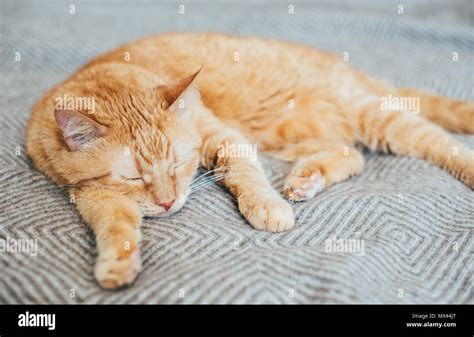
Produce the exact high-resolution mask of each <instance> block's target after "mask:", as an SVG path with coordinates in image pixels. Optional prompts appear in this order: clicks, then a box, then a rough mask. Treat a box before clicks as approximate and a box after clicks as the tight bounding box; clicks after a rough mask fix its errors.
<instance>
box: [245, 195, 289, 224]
mask: <svg viewBox="0 0 474 337" xmlns="http://www.w3.org/2000/svg"><path fill="white" fill-rule="evenodd" d="M238 203H239V210H240V212H241V213H242V214H243V215H244V216H245V218H246V219H247V221H248V222H249V223H250V224H251V225H252V227H253V228H255V229H258V230H266V231H269V232H283V231H286V230H288V229H291V228H293V226H294V225H295V217H294V215H293V210H292V209H291V206H290V205H289V204H288V203H287V202H286V201H285V200H283V199H282V198H281V197H280V196H279V195H278V194H277V193H276V192H275V193H274V192H270V193H265V192H264V193H261V194H259V193H252V194H246V195H243V196H241V197H240V198H239V200H238Z"/></svg>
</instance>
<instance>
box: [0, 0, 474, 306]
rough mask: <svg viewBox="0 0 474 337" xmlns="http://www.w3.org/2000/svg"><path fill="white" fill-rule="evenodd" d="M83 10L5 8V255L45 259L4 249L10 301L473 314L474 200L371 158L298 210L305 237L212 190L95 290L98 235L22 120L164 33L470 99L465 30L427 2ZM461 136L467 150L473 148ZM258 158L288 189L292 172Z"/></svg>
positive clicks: (0, 258) (51, 4)
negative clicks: (14, 243) (136, 270)
mask: <svg viewBox="0 0 474 337" xmlns="http://www.w3.org/2000/svg"><path fill="white" fill-rule="evenodd" d="M75 3H76V4H75V8H74V10H72V8H71V7H70V2H58V1H2V2H1V5H0V6H1V7H0V15H1V17H0V18H1V20H0V24H1V26H0V28H1V29H0V39H1V41H0V77H1V80H0V85H1V88H0V92H1V97H0V104H1V106H0V108H1V109H0V113H1V116H0V117H1V118H0V120H1V132H0V137H1V141H0V151H1V152H0V187H1V188H0V243H1V242H6V241H7V240H8V239H9V238H10V239H14V240H25V239H35V240H36V243H37V245H38V254H37V255H36V256H31V254H28V253H25V252H11V251H2V252H0V302H1V303H473V302H474V301H473V297H474V295H473V283H474V282H473V281H474V280H473V273H472V272H473V269H472V268H473V266H474V263H473V249H472V248H473V227H474V213H473V210H474V194H473V192H472V191H471V190H470V189H469V188H467V187H466V186H464V185H463V184H462V183H460V182H458V181H457V180H455V179H454V178H452V177H451V176H450V175H449V174H447V173H445V172H443V171H442V170H440V169H439V168H437V167H434V166H432V165H430V164H428V163H426V162H424V161H421V160H417V159H414V158H406V157H395V156H391V155H382V154H371V153H367V154H366V159H367V164H366V168H365V170H364V172H363V173H362V174H361V175H360V176H357V177H354V178H352V179H350V180H349V181H346V182H343V183H340V184H338V185H336V186H334V187H332V188H331V189H329V190H328V191H325V192H323V193H321V194H320V195H318V196H317V197H316V198H315V199H313V200H311V201H309V202H306V203H300V204H295V205H293V208H294V211H295V214H296V222H297V225H296V228H295V229H293V230H292V231H290V232H287V233H282V234H269V233H264V232H258V231H255V230H253V229H252V228H251V227H250V226H249V225H248V224H247V223H246V222H245V221H244V219H243V218H242V216H241V215H240V214H239V212H238V209H237V207H236V204H235V202H234V201H233V200H232V198H231V197H230V195H228V194H227V193H226V192H225V191H224V190H223V189H221V188H220V187H218V186H214V185H211V186H209V187H207V188H205V189H202V190H200V191H197V192H196V193H195V194H193V195H192V196H191V198H190V200H189V201H188V203H187V204H186V206H185V207H184V209H183V210H182V211H181V212H179V213H178V214H176V215H175V216H174V217H172V218H170V219H151V218H150V219H145V220H144V223H143V227H142V233H143V243H142V256H143V263H144V267H143V271H142V273H141V274H140V276H139V278H138V279H137V280H136V282H135V283H134V284H133V286H131V287H129V288H127V289H123V290H121V291H115V292H114V291H104V290H102V289H100V288H99V286H98V285H97V284H96V282H95V281H94V278H93V266H94V260H95V258H96V249H95V241H94V236H93V234H92V233H91V231H90V230H89V229H88V227H87V226H86V225H85V224H84V223H83V222H82V220H81V219H80V217H79V215H78V213H77V212H76V210H75V208H74V205H73V204H71V203H70V202H69V199H68V196H67V194H66V193H65V191H62V190H60V189H59V188H58V187H56V186H55V185H54V184H53V183H52V182H51V181H50V180H49V179H47V178H46V177H44V176H43V175H42V174H40V173H39V172H37V171H36V170H35V169H34V168H33V167H32V165H31V162H30V161H29V159H28V158H27V156H26V155H25V145H24V144H25V139H24V133H25V127H26V124H27V118H28V115H29V111H30V109H31V107H32V105H33V104H34V102H35V101H36V100H37V99H38V98H39V97H40V95H41V94H42V93H43V92H44V91H45V90H47V89H48V88H50V87H51V86H52V85H54V84H57V83H59V82H60V81H62V80H64V79H65V78H67V77H68V76H69V75H70V74H71V73H72V72H73V71H75V70H76V69H77V68H78V67H79V66H81V65H82V64H84V63H85V62H87V61H88V60H89V59H91V58H92V57H94V56H95V55H97V54H98V53H100V52H104V51H106V50H108V49H110V48H112V47H114V46H117V45H118V44H120V43H123V42H126V41H129V40H131V39H134V38H137V37H140V36H143V35H146V34H150V33H160V32H164V31H170V30H175V31H176V30H183V31H184V30H186V31H220V32H228V33H234V34H252V35H260V36H267V37H276V38H281V39H286V40H292V41H299V42H304V43H307V44H309V45H312V46H315V47H318V48H322V49H326V50H329V51H332V52H334V53H337V54H340V55H342V53H344V52H347V53H348V55H349V62H350V63H351V64H353V65H355V66H356V67H358V68H360V69H362V70H363V71H365V72H368V73H370V74H372V75H373V76H376V77H379V78H384V79H386V80H388V81H391V82H393V83H395V84H397V85H400V86H411V87H418V88H424V89H428V90H432V91H436V92H440V93H443V94H445V95H449V96H453V97H457V98H460V99H468V100H474V94H473V91H472V88H473V75H474V74H473V71H474V66H473V65H474V50H473V49H474V33H473V29H472V28H473V27H472V26H469V25H468V23H467V24H466V23H462V21H458V20H457V19H456V17H455V16H454V17H447V18H445V19H444V20H442V21H439V22H438V21H437V20H429V19H423V18H419V17H415V16H413V15H411V13H413V12H417V13H420V11H421V12H422V11H423V8H425V9H426V10H427V11H428V10H429V9H430V8H432V7H431V6H432V4H431V3H434V5H433V6H435V5H436V4H437V5H439V2H431V3H430V2H429V1H425V0H419V1H410V2H409V4H408V1H399V0H397V1H388V0H384V1H376V0H373V1H367V0H364V1H358V2H357V6H358V7H361V8H362V10H361V8H359V10H358V11H357V13H355V12H351V11H349V10H344V9H341V10H337V8H336V9H334V8H327V7H326V6H325V5H324V3H327V1H326V2H322V3H321V4H318V3H314V4H310V3H306V4H303V3H298V2H295V5H294V6H295V7H294V11H295V12H294V14H288V3H287V2H285V1H281V2H275V3H272V4H271V5H270V4H268V5H264V4H262V3H261V2H258V3H255V4H253V5H252V4H251V3H249V2H242V3H240V4H239V3H230V2H221V3H218V2H212V3H206V2H199V3H197V2H189V3H186V2H184V3H185V13H184V14H179V12H178V10H179V7H178V6H179V3H178V2H176V3H174V2H154V3H152V2H148V1H135V2H126V1H100V2H99V1H87V2H80V1H77V2H75ZM180 3H181V2H180ZM399 3H405V7H404V14H397V6H398V4H399ZM452 3H454V4H456V3H465V2H462V1H461V2H460V1H453V2H452ZM450 4H451V2H450ZM450 4H445V5H444V6H449V5H450ZM364 6H365V7H366V8H367V9H370V8H372V7H377V8H378V12H377V14H376V15H372V14H371V13H370V11H364V10H363V8H364ZM420 8H421V10H420ZM440 10H442V9H440ZM467 10H469V6H468V7H467ZM471 10H472V7H471ZM72 11H74V13H71V12H72ZM354 13H355V14H354ZM463 14H466V13H463ZM453 53H457V55H458V60H457V61H453V55H454V54H453ZM18 58H20V59H18ZM466 122H471V123H473V122H474V121H466ZM456 137H458V139H460V140H461V141H462V142H464V143H465V144H467V145H468V146H470V147H471V148H474V137H472V136H461V135H456ZM261 159H262V161H263V163H264V166H265V169H266V172H267V174H268V177H269V178H270V180H271V182H272V183H273V184H274V186H275V188H277V189H281V188H282V185H283V179H284V177H285V175H286V174H287V172H288V170H289V169H290V166H289V165H288V164H286V163H282V162H280V161H277V160H274V159H271V158H267V157H263V156H261ZM328 239H332V240H335V239H343V240H346V241H332V242H349V241H347V240H351V239H355V240H359V241H357V242H359V243H362V244H363V251H359V253H354V252H351V251H349V249H346V250H345V251H342V252H339V251H338V252H334V251H328V249H327V246H326V243H327V242H328V241H327V240H328ZM0 248H1V245H0ZM4 250H5V249H4ZM362 253H363V254H362Z"/></svg>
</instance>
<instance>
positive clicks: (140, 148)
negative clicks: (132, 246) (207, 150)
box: [55, 73, 201, 216]
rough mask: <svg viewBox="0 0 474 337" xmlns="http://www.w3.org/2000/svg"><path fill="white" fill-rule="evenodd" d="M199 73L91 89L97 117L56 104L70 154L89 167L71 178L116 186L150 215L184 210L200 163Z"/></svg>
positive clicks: (101, 186)
mask: <svg viewBox="0 0 474 337" xmlns="http://www.w3.org/2000/svg"><path fill="white" fill-rule="evenodd" d="M196 75H197V73H195V74H193V75H191V76H189V77H187V78H184V79H182V80H180V81H177V82H174V83H172V84H169V85H162V86H158V87H155V88H154V89H153V90H141V89H138V88H130V87H125V86H124V87H122V88H119V89H117V86H115V87H111V86H110V85H108V84H104V85H98V86H94V87H93V88H89V89H87V90H90V91H88V95H89V96H92V97H94V98H95V99H96V100H97V102H95V110H96V111H95V112H94V113H93V114H87V113H84V112H78V111H73V110H67V109H56V110H55V119H56V123H57V125H58V126H59V129H60V130H61V135H62V137H63V140H64V142H65V145H66V146H67V151H69V153H72V155H73V157H71V158H73V159H72V161H74V163H75V165H77V166H76V167H78V168H79V167H81V171H82V172H81V173H80V175H81V179H74V177H68V178H69V179H68V181H69V182H73V183H76V184H77V185H89V186H91V185H92V186H96V187H99V188H106V189H109V190H114V191H117V192H119V193H121V194H123V195H125V196H128V197H130V198H131V199H133V200H135V201H136V202H138V204H139V205H140V206H141V208H142V210H143V213H144V215H146V216H160V215H168V214H172V213H174V212H176V211H177V210H179V209H180V208H181V207H182V206H183V204H184V202H185V200H186V199H187V197H188V195H189V193H190V183H191V180H192V178H193V176H194V175H195V173H196V171H197V168H198V166H199V150H200V146H201V138H200V136H199V134H198V132H197V130H196V128H195V127H194V124H193V118H192V114H191V113H190V111H189V110H190V109H189V105H190V104H193V102H195V101H196V100H199V93H198V92H197V90H195V89H194V88H192V85H191V84H192V82H193V80H194V78H195V77H196ZM85 163H86V166H84V165H85ZM89 170H90V172H88V174H87V175H84V171H89ZM76 171H77V170H76ZM70 172H74V170H70ZM77 172H78V171H77ZM71 174H72V175H73V174H74V173H71ZM84 177H85V179H84Z"/></svg>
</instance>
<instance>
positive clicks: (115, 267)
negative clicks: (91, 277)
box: [95, 250, 141, 289]
mask: <svg viewBox="0 0 474 337" xmlns="http://www.w3.org/2000/svg"><path fill="white" fill-rule="evenodd" d="M140 269H141V259H140V252H139V251H138V250H136V251H134V252H133V253H131V254H130V255H128V256H126V257H121V258H120V257H116V256H102V257H101V256H99V259H98V260H97V263H96V266H95V278H96V279H97V281H98V282H99V284H100V285H101V287H102V288H105V289H116V288H120V287H123V286H126V285H129V284H131V283H132V282H133V281H134V280H135V278H136V277H137V275H138V272H139V271H140Z"/></svg>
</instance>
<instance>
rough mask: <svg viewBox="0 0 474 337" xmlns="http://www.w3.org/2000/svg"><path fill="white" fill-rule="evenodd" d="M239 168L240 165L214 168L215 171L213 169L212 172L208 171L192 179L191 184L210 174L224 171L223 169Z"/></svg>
mask: <svg viewBox="0 0 474 337" xmlns="http://www.w3.org/2000/svg"><path fill="white" fill-rule="evenodd" d="M239 166H241V164H233V165H226V166H220V167H217V168H215V169H213V170H209V171H207V172H206V173H203V174H201V175H199V176H198V177H196V178H194V179H193V180H192V181H191V184H192V183H194V182H197V181H199V180H201V179H202V178H203V177H205V176H208V175H210V174H212V173H215V172H219V171H221V170H224V169H227V168H235V167H239Z"/></svg>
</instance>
